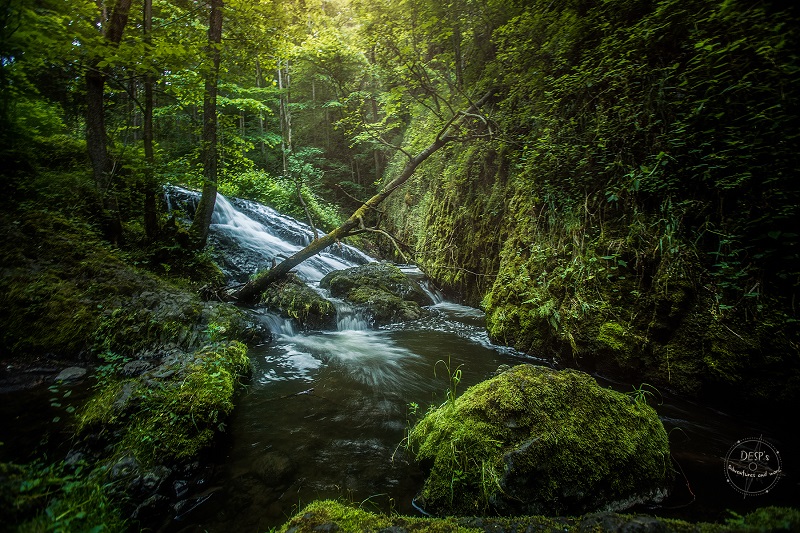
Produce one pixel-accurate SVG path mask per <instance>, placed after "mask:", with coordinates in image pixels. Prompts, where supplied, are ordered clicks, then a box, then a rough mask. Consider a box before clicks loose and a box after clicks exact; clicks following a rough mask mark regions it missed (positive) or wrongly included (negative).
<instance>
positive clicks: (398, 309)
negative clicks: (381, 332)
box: [320, 263, 431, 325]
mask: <svg viewBox="0 0 800 533" xmlns="http://www.w3.org/2000/svg"><path fill="white" fill-rule="evenodd" d="M320 287H322V288H324V289H330V291H331V294H332V295H333V296H335V297H337V298H344V299H345V300H347V301H349V302H350V303H353V304H355V305H358V306H360V307H362V308H363V309H364V310H365V311H366V314H367V315H368V316H369V319H370V322H372V323H373V324H376V325H382V324H389V323H391V322H402V321H408V320H416V319H418V318H420V317H422V315H423V310H422V308H421V307H420V305H428V304H430V303H431V302H430V300H429V298H428V297H427V296H426V295H425V293H424V292H423V291H422V290H421V289H420V288H419V287H418V286H417V285H415V284H414V283H413V282H412V281H411V280H410V279H409V278H408V276H407V275H406V274H404V273H403V272H402V271H401V270H400V269H399V268H397V267H396V266H395V265H392V264H390V263H368V264H366V265H361V266H357V267H353V268H348V269H345V270H337V271H335V272H331V273H330V274H328V275H327V276H325V277H324V278H322V281H320Z"/></svg>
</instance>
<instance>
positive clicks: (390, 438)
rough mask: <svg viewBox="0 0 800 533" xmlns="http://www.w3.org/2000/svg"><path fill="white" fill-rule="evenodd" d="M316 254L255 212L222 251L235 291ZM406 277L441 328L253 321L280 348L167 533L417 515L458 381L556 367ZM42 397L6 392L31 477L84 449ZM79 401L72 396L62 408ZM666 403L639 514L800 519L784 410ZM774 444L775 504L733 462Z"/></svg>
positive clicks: (335, 264)
mask: <svg viewBox="0 0 800 533" xmlns="http://www.w3.org/2000/svg"><path fill="white" fill-rule="evenodd" d="M169 201H170V203H171V204H172V207H176V206H183V209H184V210H186V211H190V210H191V204H192V202H194V201H196V193H193V192H190V191H186V190H183V189H173V190H172V191H171V193H170V195H169ZM312 238H313V236H312V233H311V230H310V228H309V227H308V226H306V225H305V224H302V223H300V222H298V221H296V220H293V219H291V218H289V217H286V216H283V215H280V214H278V213H277V212H275V211H273V210H271V209H269V208H267V207H264V206H262V205H260V204H257V203H255V202H250V201H246V200H239V199H231V200H228V199H226V198H223V197H220V198H219V200H218V204H217V207H216V210H215V213H214V220H213V224H212V227H211V235H210V241H211V244H212V247H213V250H214V254H215V256H216V259H217V261H218V262H219V263H220V264H221V266H222V268H223V270H224V272H225V274H226V276H227V277H228V279H229V280H230V282H231V283H232V284H236V283H244V282H245V281H246V280H247V279H248V277H249V276H250V275H251V274H252V273H253V272H255V271H257V270H259V269H262V268H264V267H265V266H269V265H270V264H271V263H272V262H273V260H275V259H276V258H277V259H278V260H279V259H280V258H282V257H287V256H288V255H291V254H292V253H294V252H295V251H297V250H299V249H300V248H302V247H303V246H305V244H307V243H308V242H310V239H312ZM369 261H374V259H372V258H370V257H368V256H366V255H365V254H363V253H362V252H360V251H358V250H356V249H355V248H352V247H349V246H346V245H337V246H334V247H331V248H330V249H328V250H326V252H324V253H322V254H320V255H318V256H316V257H314V258H312V259H310V260H308V261H306V262H305V263H303V264H302V265H300V267H299V268H298V269H297V271H298V274H299V275H300V276H301V277H302V278H303V279H304V280H305V281H306V282H307V283H308V284H309V285H310V286H311V287H313V288H315V289H316V290H318V291H320V292H321V293H323V294H324V291H322V290H321V289H319V287H318V284H319V280H320V279H321V278H322V277H323V276H324V275H325V274H326V273H328V272H330V271H332V270H336V269H343V268H348V267H351V266H354V265H358V264H364V263H366V262H369ZM402 269H403V270H404V271H405V272H406V273H407V274H408V275H409V276H411V277H412V278H413V279H415V280H416V281H417V282H418V283H419V284H420V287H421V289H422V290H423V291H425V292H426V293H427V294H428V296H429V297H430V305H429V306H427V309H428V311H429V312H428V313H427V314H426V316H424V317H423V318H422V319H420V320H417V321H413V322H407V323H402V324H391V325H388V326H383V327H380V328H374V327H371V325H370V324H369V323H368V322H367V321H366V320H365V319H364V318H363V317H362V316H361V315H360V314H359V313H358V310H357V309H353V308H352V307H350V306H348V305H346V304H345V303H344V302H342V301H339V300H336V299H333V300H332V301H333V303H334V305H335V306H336V307H337V310H338V328H337V330H335V331H303V330H300V329H298V328H296V326H295V325H294V324H293V323H292V322H291V321H290V320H288V319H284V318H282V317H280V316H277V315H276V314H274V313H271V312H268V311H266V310H265V309H263V308H258V307H256V308H250V309H247V312H248V313H251V314H252V316H253V318H254V320H256V321H258V322H260V323H262V324H263V325H264V327H265V328H267V329H269V330H270V331H271V332H272V339H271V340H270V341H269V342H266V343H264V344H262V345H260V346H254V347H251V348H250V352H249V354H250V358H251V361H252V369H253V373H252V377H251V378H250V379H249V381H248V382H247V383H246V384H245V387H244V390H243V392H242V394H241V395H240V396H239V398H238V402H237V408H236V410H235V411H234V414H233V416H232V417H231V419H230V420H229V422H228V426H227V428H226V432H225V434H224V435H223V437H222V440H221V442H220V443H219V446H217V448H216V449H215V450H214V452H213V456H212V457H211V463H210V465H209V466H208V467H205V468H202V469H200V472H201V475H200V479H199V481H197V482H196V483H194V484H193V489H192V491H191V492H190V493H189V494H180V495H179V496H180V497H181V498H182V500H181V501H179V502H178V504H177V505H176V506H175V511H174V512H170V513H169V514H168V515H167V516H164V517H163V525H162V527H161V528H160V530H161V531H210V532H217V531H218V532H223V531H254V532H256V531H268V530H270V528H274V527H277V526H279V525H280V524H282V523H284V522H285V521H286V520H287V518H288V517H289V516H291V515H292V514H293V513H295V512H296V511H297V510H298V509H299V508H302V507H303V506H304V505H306V504H307V503H309V502H311V501H312V500H315V499H321V498H334V499H339V500H344V501H350V502H355V503H357V504H361V506H362V507H363V508H365V509H368V510H378V511H383V512H391V511H395V512H399V513H402V514H411V515H416V514H418V511H417V509H415V507H414V504H413V498H414V495H415V494H416V492H417V491H418V490H419V488H420V487H421V485H422V482H423V479H424V473H423V471H422V470H421V469H420V467H419V466H417V465H416V464H415V463H414V462H413V461H411V460H410V457H409V456H408V455H407V454H406V453H405V451H404V449H403V448H402V446H400V444H401V442H402V440H403V437H404V435H405V431H406V429H407V427H408V426H409V424H411V423H413V422H414V421H415V420H417V419H418V418H419V417H421V416H422V415H423V414H424V413H425V411H426V410H427V409H428V407H429V406H430V405H439V404H441V403H442V402H444V401H446V393H447V390H448V388H449V386H450V381H449V374H450V372H451V371H454V370H455V369H457V368H458V369H460V370H461V372H462V380H461V382H460V383H459V384H458V393H461V392H463V391H464V390H465V389H466V388H467V387H469V386H471V385H473V384H475V383H478V382H479V381H482V380H484V379H487V378H489V377H491V376H492V374H493V373H494V372H495V371H496V370H497V368H498V366H500V365H514V364H520V363H534V364H542V365H547V366H556V365H555V364H554V363H553V362H552V361H547V360H541V359H535V358H532V357H530V356H528V355H526V354H523V353H519V352H517V351H515V350H513V349H510V348H507V347H503V346H497V345H494V344H492V343H491V342H490V340H489V338H488V336H487V333H486V329H485V323H484V315H483V313H482V312H481V311H480V310H478V309H474V308H470V307H466V306H463V305H460V304H458V303H455V302H449V301H446V300H445V299H444V298H443V297H442V295H441V294H440V293H439V292H438V291H437V290H436V288H435V287H434V286H433V285H432V284H431V283H430V282H429V281H427V280H426V279H425V278H424V276H423V275H422V273H421V272H420V271H419V270H418V269H417V268H415V267H413V266H408V265H407V266H403V267H402ZM445 363H447V364H445ZM45 370H48V371H51V369H45ZM52 370H53V371H54V370H55V369H52ZM594 377H595V378H596V379H597V380H598V382H600V383H601V384H602V385H603V386H608V387H612V388H615V389H617V390H620V391H622V392H631V391H633V389H634V387H633V385H632V384H630V383H621V382H617V381H614V380H613V379H612V378H611V377H609V376H600V375H595V376H594ZM41 381H42V383H44V384H43V385H41V386H39V387H38V388H31V389H27V390H19V389H16V388H9V389H8V390H2V389H0V400H2V401H1V402H0V442H4V443H5V444H4V445H0V460H2V461H27V460H30V456H29V454H30V453H31V452H32V451H33V450H36V449H38V450H39V451H41V450H43V449H45V450H50V451H51V453H50V455H51V456H52V457H57V455H56V454H55V453H54V452H53V450H52V446H49V447H47V446H45V447H43V445H42V444H39V445H37V440H39V439H40V438H41V435H45V436H47V435H49V436H50V439H49V441H50V444H51V445H52V444H53V443H54V442H65V441H68V439H65V437H66V436H67V435H68V429H69V428H68V427H67V426H65V425H64V420H66V419H67V418H68V416H67V414H65V413H64V412H63V407H58V408H56V407H53V405H52V398H51V397H52V396H53V393H52V392H51V391H48V390H47V388H46V386H47V384H48V383H52V376H51V375H50V374H47V376H46V377H44V378H42V380H41ZM637 385H638V384H637ZM72 389H73V386H69V385H64V386H63V387H62V389H61V390H60V391H58V393H59V395H62V396H63V395H64V394H67V393H68V392H70V391H72ZM85 389H86V385H82V386H76V387H75V390H74V392H75V394H74V395H73V397H79V398H83V397H86V395H87V394H88V391H87V390H85ZM70 393H71V392H70ZM661 394H662V395H663V397H662V398H659V397H658V396H656V397H655V398H653V399H651V402H650V403H651V405H653V406H654V407H655V409H656V410H657V412H658V413H659V416H660V417H661V420H662V422H663V423H664V426H665V428H666V430H667V431H668V432H669V433H670V443H671V449H672V457H673V467H674V468H675V469H676V470H677V474H676V479H675V483H674V486H673V490H672V494H671V495H670V497H669V498H668V499H667V500H666V501H664V502H662V504H660V505H658V506H653V507H647V508H638V509H634V510H633V511H636V512H645V513H649V514H655V515H660V516H667V517H673V518H682V519H687V520H709V521H724V520H725V519H727V518H730V517H731V516H732V515H731V514H730V512H731V511H732V512H735V513H739V514H745V513H747V512H749V511H751V510H753V509H755V508H758V507H762V506H767V505H784V506H790V505H794V506H797V505H798V494H800V484H799V483H798V476H797V461H798V458H800V446H798V444H800V443H798V440H797V439H796V438H795V437H794V435H795V433H796V429H795V427H794V426H795V425H796V422H791V420H794V415H790V414H787V413H783V412H781V410H780V406H779V405H776V407H775V409H774V410H768V411H765V412H761V413H756V414H753V413H745V412H743V411H741V410H738V409H736V408H727V407H726V408H724V409H722V410H720V409H719V408H712V407H709V406H706V405H701V404H697V403H693V402H691V401H688V400H686V399H685V398H681V397H679V396H676V395H672V394H670V393H669V392H668V391H666V390H662V391H661ZM414 406H416V407H414ZM415 411H416V412H415ZM56 419H61V422H60V423H58V424H56V423H54V420H56ZM761 436H763V438H764V439H765V440H766V441H768V442H769V443H771V444H772V446H773V447H774V448H775V449H776V450H779V451H780V452H781V459H782V478H781V479H780V480H779V482H778V483H777V484H776V485H775V486H774V489H773V490H771V491H770V492H769V493H766V494H761V495H757V496H744V495H743V494H741V493H739V492H737V491H736V490H734V489H733V488H732V487H731V486H730V485H729V483H728V480H727V478H726V475H725V470H724V465H725V456H726V454H727V453H728V451H729V450H730V449H731V448H732V446H734V444H735V443H736V442H737V441H738V440H740V439H748V438H754V437H761ZM67 444H68V442H67ZM176 492H178V489H177V488H176ZM180 492H185V491H184V490H183V489H181V491H180ZM157 521H158V520H157Z"/></svg>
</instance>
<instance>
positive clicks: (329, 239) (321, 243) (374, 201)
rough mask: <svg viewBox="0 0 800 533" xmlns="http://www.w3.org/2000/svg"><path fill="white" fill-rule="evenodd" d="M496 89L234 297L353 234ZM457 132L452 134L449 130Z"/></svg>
mask: <svg viewBox="0 0 800 533" xmlns="http://www.w3.org/2000/svg"><path fill="white" fill-rule="evenodd" d="M493 92H494V91H493V90H492V91H489V92H487V93H486V94H485V95H484V96H483V97H482V98H481V99H480V100H478V101H477V102H475V103H474V104H473V105H472V106H470V108H469V109H468V110H467V112H466V113H461V114H458V115H456V116H455V117H453V119H451V121H450V122H449V123H448V124H447V125H446V126H445V127H444V129H443V130H442V131H441V132H440V133H439V135H438V136H437V137H436V139H435V140H434V141H433V142H432V143H431V144H430V145H428V147H427V148H425V149H424V150H422V151H421V152H420V153H419V154H417V155H416V156H414V157H412V158H410V159H409V161H408V163H406V166H405V167H404V168H403V171H402V172H401V173H400V175H399V176H397V177H396V178H395V179H393V180H392V181H391V182H390V183H389V184H387V185H386V186H385V187H384V188H383V189H381V190H380V192H378V193H377V194H376V195H375V196H373V197H372V198H370V199H369V200H367V201H366V202H364V203H363V204H362V205H361V207H359V208H358V209H357V210H356V211H355V212H354V213H353V214H352V215H350V218H348V219H347V220H346V221H345V222H344V224H342V225H341V226H339V227H338V228H336V229H335V230H333V231H331V232H330V233H328V234H327V235H325V236H323V237H321V238H319V239H316V240H315V241H313V242H312V243H311V244H309V245H308V246H306V247H305V248H303V249H302V250H300V251H299V252H297V253H295V254H294V255H293V256H291V257H289V258H288V259H285V260H284V261H282V262H281V263H279V264H278V265H276V266H275V267H274V268H272V269H270V270H269V271H267V272H263V273H259V275H257V276H256V277H255V278H254V279H253V280H252V281H250V282H248V283H247V284H245V285H244V286H243V287H242V288H241V289H239V290H238V291H237V292H236V293H235V294H234V298H236V299H237V300H239V301H241V302H245V303H246V302H254V301H256V300H258V298H259V296H260V294H261V293H262V292H264V290H265V289H266V288H267V287H269V286H270V285H271V284H272V283H274V282H275V281H277V280H279V279H281V278H282V277H284V276H285V275H286V274H288V273H289V271H290V270H291V269H293V268H294V267H296V266H297V265H299V264H300V263H302V262H303V261H305V260H306V259H308V258H309V257H313V256H315V255H316V254H318V253H319V252H321V251H323V250H324V249H325V248H327V247H328V246H330V245H332V244H335V243H336V242H337V241H339V240H341V239H343V238H345V237H348V236H350V235H352V234H353V232H354V231H357V230H358V229H361V227H362V226H363V223H364V222H363V221H364V217H365V216H366V215H367V213H368V212H369V211H370V210H374V209H375V208H377V207H378V205H380V203H381V202H383V201H384V200H385V199H386V198H388V197H389V195H391V194H392V193H393V192H394V191H395V190H397V189H398V188H399V187H400V186H401V185H403V184H404V183H405V182H406V181H408V178H410V177H411V176H412V175H413V174H414V171H415V170H416V169H417V167H418V166H419V165H421V164H422V163H423V162H424V161H425V160H426V159H428V158H429V157H430V156H431V155H432V154H434V153H435V152H436V151H437V150H439V149H440V148H441V147H443V146H445V145H446V144H448V143H449V142H452V141H455V140H458V139H461V137H460V136H459V135H457V131H458V129H459V128H460V127H461V126H462V125H463V124H464V122H465V121H466V117H467V116H468V115H473V114H474V113H476V112H477V111H478V110H479V108H480V106H481V105H483V104H484V103H486V101H488V100H489V98H490V97H491V95H492V94H493ZM451 131H452V132H456V133H453V134H451V133H450V132H451Z"/></svg>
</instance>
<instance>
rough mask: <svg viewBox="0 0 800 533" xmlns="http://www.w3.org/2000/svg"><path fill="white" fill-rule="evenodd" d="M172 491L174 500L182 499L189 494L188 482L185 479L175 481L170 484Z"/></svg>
mask: <svg viewBox="0 0 800 533" xmlns="http://www.w3.org/2000/svg"><path fill="white" fill-rule="evenodd" d="M172 490H173V492H174V493H175V497H176V498H179V499H180V498H184V497H185V496H186V494H188V493H189V482H188V481H186V480H185V479H176V480H175V481H174V482H173V483H172Z"/></svg>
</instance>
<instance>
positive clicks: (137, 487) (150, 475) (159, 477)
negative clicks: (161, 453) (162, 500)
mask: <svg viewBox="0 0 800 533" xmlns="http://www.w3.org/2000/svg"><path fill="white" fill-rule="evenodd" d="M171 475H172V470H170V469H169V468H167V467H166V466H156V467H154V468H151V469H150V470H147V471H146V472H143V473H142V474H141V475H140V476H138V477H137V478H136V479H134V480H133V481H132V482H131V484H130V486H129V487H128V489H129V490H128V492H130V493H131V494H138V495H140V496H148V495H152V494H154V493H156V492H158V490H159V489H160V488H161V486H162V485H163V484H164V482H165V481H166V480H167V478H169V477H170V476H171Z"/></svg>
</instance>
